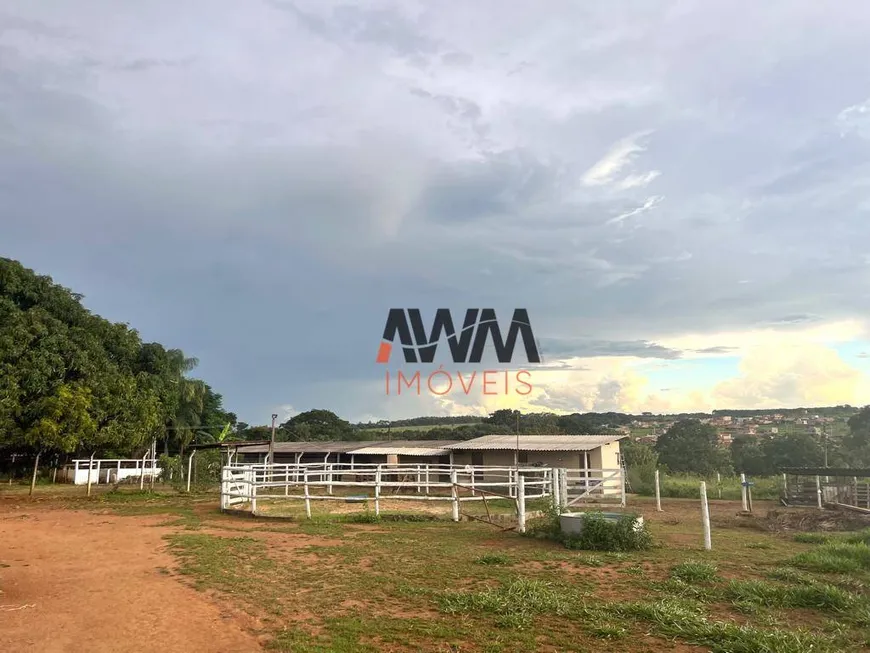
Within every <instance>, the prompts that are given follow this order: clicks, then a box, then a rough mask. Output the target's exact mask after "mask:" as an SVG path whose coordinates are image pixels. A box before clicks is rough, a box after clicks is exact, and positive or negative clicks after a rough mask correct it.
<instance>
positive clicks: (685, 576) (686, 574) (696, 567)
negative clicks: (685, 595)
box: [670, 560, 718, 583]
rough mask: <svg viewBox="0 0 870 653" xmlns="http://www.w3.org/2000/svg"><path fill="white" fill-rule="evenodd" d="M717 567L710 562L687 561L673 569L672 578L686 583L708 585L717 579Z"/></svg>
mask: <svg viewBox="0 0 870 653" xmlns="http://www.w3.org/2000/svg"><path fill="white" fill-rule="evenodd" d="M717 572H718V570H717V569H716V566H715V565H711V564H710V563H708V562H697V561H695V560H687V561H686V562H681V563H680V564H678V565H675V566H674V567H671V573H670V577H671V578H674V579H676V580H679V581H682V582H684V583H706V582H709V581H712V580H715V579H716V578H717Z"/></svg>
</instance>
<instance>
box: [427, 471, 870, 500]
mask: <svg viewBox="0 0 870 653" xmlns="http://www.w3.org/2000/svg"><path fill="white" fill-rule="evenodd" d="M426 496H427V497H428V496H429V464H428V463H427V464H426ZM868 496H870V495H868Z"/></svg>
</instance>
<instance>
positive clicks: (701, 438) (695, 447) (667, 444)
mask: <svg viewBox="0 0 870 653" xmlns="http://www.w3.org/2000/svg"><path fill="white" fill-rule="evenodd" d="M717 443H718V437H717V434H716V429H715V428H713V427H712V426H710V425H709V424H703V423H702V422H701V421H700V420H697V419H683V420H679V421H677V422H674V424H673V425H672V426H671V428H669V429H668V430H667V431H666V432H665V433H663V434H662V435H661V436H659V439H658V440H657V441H656V446H655V450H656V452H657V453H658V455H659V462H660V463H661V464H662V465H665V466H667V468H668V469H669V470H670V471H672V472H686V473H692V474H702V475H705V476H706V475H709V474H711V473H713V472H716V471H719V470H722V469H723V468H726V469H727V467H728V463H729V462H730V461H729V460H728V459H727V455H726V454H727V452H725V453H724V454H723V452H722V451H721V450H720V448H719V447H718V444H717Z"/></svg>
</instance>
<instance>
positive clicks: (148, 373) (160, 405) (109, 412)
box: [0, 258, 235, 462]
mask: <svg viewBox="0 0 870 653" xmlns="http://www.w3.org/2000/svg"><path fill="white" fill-rule="evenodd" d="M81 299H82V296H81V295H78V294H76V293H73V292H72V291H70V290H67V289H66V288H63V287H62V286H59V285H57V284H55V283H54V282H53V281H52V280H51V278H50V277H46V276H40V275H37V274H35V273H34V272H33V271H32V270H28V269H27V268H25V267H24V266H22V265H21V264H20V263H18V262H17V261H13V260H11V259H6V258H0V462H2V461H4V460H6V459H8V455H7V454H10V453H13V452H14V453H18V454H26V455H32V454H36V453H39V452H49V451H53V452H55V453H64V454H66V453H74V452H80V453H83V454H90V453H97V454H98V455H111V456H130V455H134V454H135V455H139V453H140V452H141V451H142V449H143V448H144V446H146V445H150V443H151V441H152V439H153V438H155V437H158V436H161V435H162V434H163V433H165V432H170V433H172V434H173V436H172V439H173V442H174V443H175V444H179V443H180V444H184V443H186V442H187V441H189V438H191V437H193V433H194V431H193V430H191V429H190V428H188V429H172V428H170V429H167V427H172V426H174V425H178V426H182V425H183V426H193V427H197V428H198V427H200V426H203V425H206V426H211V425H212V424H213V423H214V424H216V425H218V426H219V428H220V427H223V425H224V424H225V423H226V421H231V420H228V419H227V418H228V416H229V414H228V413H224V412H223V408H222V406H221V398H220V395H217V394H215V393H213V392H211V389H210V388H209V387H208V386H207V385H206V384H204V383H203V382H202V381H198V380H196V379H190V378H188V377H187V376H186V375H187V373H188V372H190V371H191V370H192V369H193V368H194V367H195V366H196V362H197V361H196V359H193V358H189V357H187V356H185V355H184V353H183V352H181V351H180V350H178V349H170V350H167V349H165V348H164V347H163V346H161V345H159V344H157V343H142V341H141V339H140V337H139V334H138V333H137V332H136V331H135V330H133V329H131V328H130V327H129V326H128V325H126V324H114V323H111V322H109V321H108V320H105V319H103V318H101V317H99V316H97V315H94V314H92V313H90V312H89V311H88V310H87V309H86V308H85V307H84V306H82V304H81ZM234 419H235V417H234V416H233V420H234ZM212 420H213V422H212ZM169 440H170V438H167V446H168V444H169Z"/></svg>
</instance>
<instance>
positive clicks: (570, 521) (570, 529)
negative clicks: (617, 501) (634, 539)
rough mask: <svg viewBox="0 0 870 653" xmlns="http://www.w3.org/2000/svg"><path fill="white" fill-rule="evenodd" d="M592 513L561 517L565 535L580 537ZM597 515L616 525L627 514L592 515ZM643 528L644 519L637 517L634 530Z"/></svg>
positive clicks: (575, 513) (570, 513) (604, 513)
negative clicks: (585, 522)
mask: <svg viewBox="0 0 870 653" xmlns="http://www.w3.org/2000/svg"><path fill="white" fill-rule="evenodd" d="M587 514H590V513H586V512H565V513H562V514H561V515H559V526H560V527H561V529H562V532H563V533H567V534H568V535H579V534H580V533H581V532H582V531H583V524H584V521H585V519H586V515H587ZM591 514H595V515H600V516H602V517H604V520H605V521H608V522H611V523H616V522H618V521H619V520H620V519H622V518H623V517H625V514H623V513H621V512H603V513H591ZM641 528H643V517H642V516H640V515H637V516H636V517H635V521H634V529H635V530H638V531H639V530H640V529H641Z"/></svg>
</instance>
